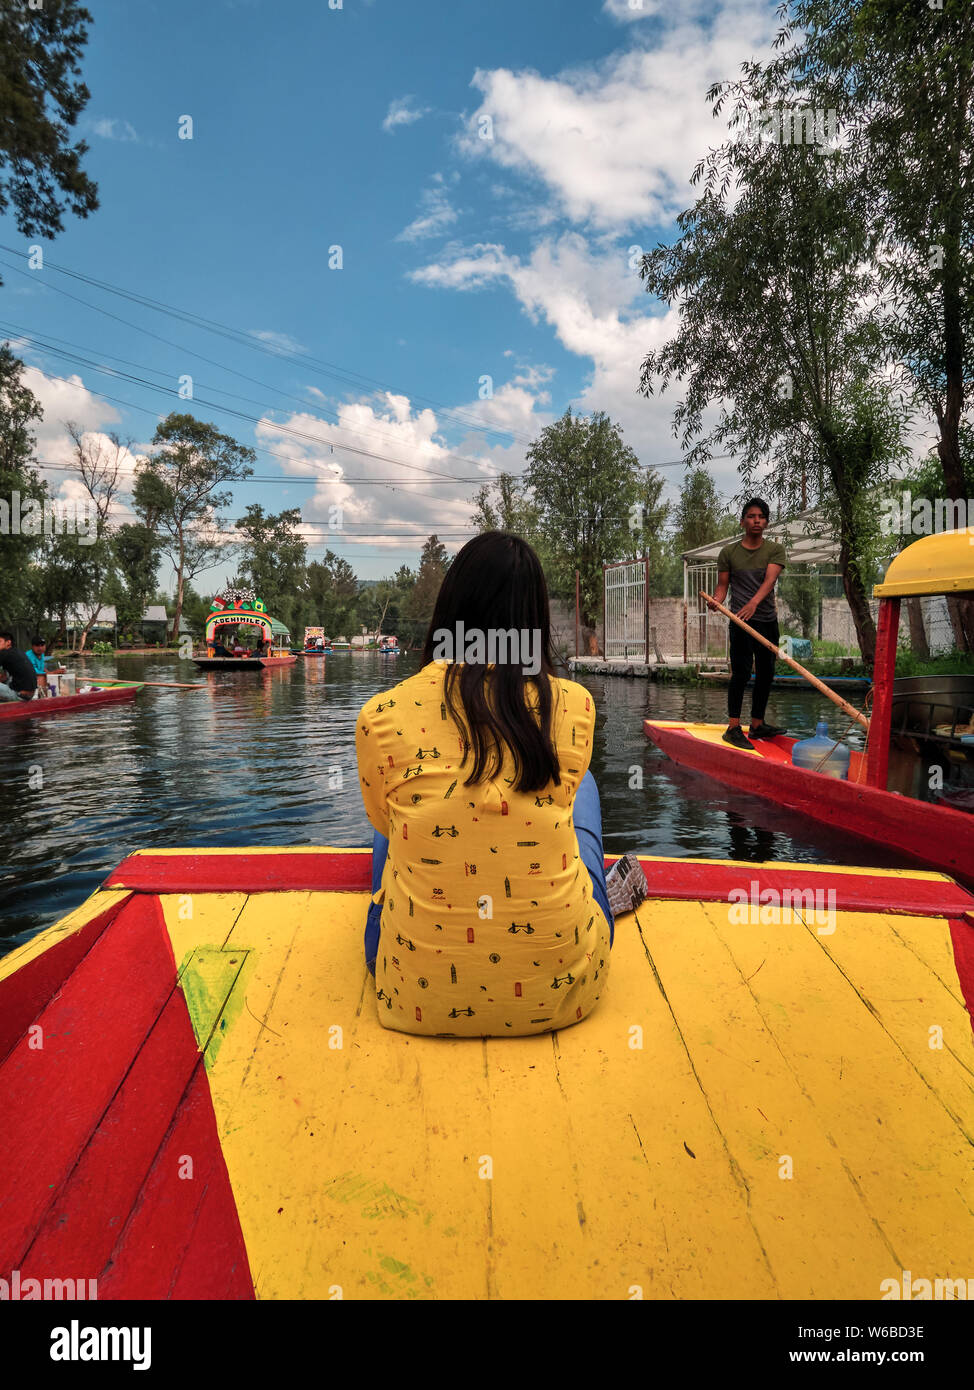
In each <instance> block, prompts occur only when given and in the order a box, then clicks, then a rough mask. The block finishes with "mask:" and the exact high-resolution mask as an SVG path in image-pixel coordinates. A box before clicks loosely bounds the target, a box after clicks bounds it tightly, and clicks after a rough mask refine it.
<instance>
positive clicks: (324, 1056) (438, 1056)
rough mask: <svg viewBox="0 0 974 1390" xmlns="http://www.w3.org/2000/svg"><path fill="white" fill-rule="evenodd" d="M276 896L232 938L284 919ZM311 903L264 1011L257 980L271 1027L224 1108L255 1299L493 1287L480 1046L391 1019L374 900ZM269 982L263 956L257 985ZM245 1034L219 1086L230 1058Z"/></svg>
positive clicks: (222, 1060) (221, 1064)
mask: <svg viewBox="0 0 974 1390" xmlns="http://www.w3.org/2000/svg"><path fill="white" fill-rule="evenodd" d="M276 896H277V895H254V896H253V897H252V898H251V900H250V902H249V903H248V907H247V910H246V911H245V913H244V914H243V915H242V917H241V919H240V921H239V923H238V925H237V927H236V928H235V931H234V933H233V936H232V942H233V943H234V944H237V945H240V944H242V943H247V944H252V943H253V941H254V939H255V936H254V926H255V920H256V916H255V914H262V913H265V912H266V913H268V914H270V915H273V911H274V909H273V899H274V898H275V897H276ZM308 900H309V907H308V909H307V910H305V911H304V912H303V916H302V922H301V924H300V927H299V930H298V933H297V936H296V938H295V941H294V943H293V946H292V948H291V949H290V952H289V956H288V965H287V969H286V970H284V971H283V973H282V974H281V975H280V978H279V981H278V984H279V988H277V989H276V991H275V992H274V993H273V997H272V998H271V997H269V995H268V993H267V991H266V989H265V997H263V998H262V997H259V996H258V997H257V999H256V1001H255V1002H256V1007H255V1003H252V1002H251V999H250V992H251V991H250V990H248V1009H249V1011H252V1012H253V1013H254V1014H257V1016H258V1017H260V1018H261V1019H263V1020H265V1022H266V1027H265V1029H264V1031H263V1033H262V1035H261V1038H260V1043H259V1045H258V1046H256V1047H254V1048H253V1049H252V1056H251V1058H250V1071H249V1074H248V1079H247V1084H246V1087H245V1089H244V1090H243V1091H242V1092H240V1093H238V1094H237V1095H236V1096H235V1097H234V1099H233V1104H232V1107H231V1108H230V1109H229V1112H228V1127H227V1139H226V1141H225V1151H226V1153H227V1159H228V1166H229V1167H230V1173H231V1181H233V1183H234V1189H235V1194H236V1195H237V1199H238V1206H239V1208H240V1211H241V1220H242V1222H245V1225H244V1232H245V1237H246V1239H247V1242H248V1250H250V1251H251V1257H252V1267H253V1268H254V1271H255V1275H256V1277H257V1286H258V1293H259V1295H260V1296H261V1297H272V1298H285V1297H317V1298H327V1297H329V1296H330V1290H331V1289H332V1288H334V1287H341V1289H342V1291H343V1296H344V1297H346V1298H352V1297H367V1298H382V1297H394V1298H429V1297H438V1298H449V1297H464V1298H474V1297H484V1296H486V1293H487V1269H486V1261H485V1259H484V1258H483V1255H482V1253H481V1252H483V1250H484V1247H485V1244H486V1240H487V1235H488V1200H487V1189H486V1188H485V1186H484V1183H483V1181H482V1180H481V1179H479V1178H478V1176H477V1169H478V1163H477V1159H478V1157H479V1155H480V1154H481V1153H483V1152H485V1149H484V1136H485V1119H486V1117H487V1114H488V1111H487V1106H486V1096H485V1092H484V1089H483V1045H482V1043H481V1042H480V1041H479V1040H471V1041H468V1042H460V1043H457V1044H454V1045H453V1048H452V1049H451V1047H450V1045H449V1044H448V1045H447V1046H448V1052H444V1050H443V1043H442V1041H441V1040H438V1039H419V1038H405V1037H402V1036H400V1035H399V1034H396V1033H392V1032H390V1031H388V1030H386V1029H383V1028H381V1027H380V1025H379V1023H378V1019H377V1016H376V1004H375V998H374V987H373V985H372V982H371V977H369V982H368V986H367V987H366V984H365V976H366V973H367V972H366V971H365V967H364V962H363V960H362V955H361V936H362V930H363V927H364V916H365V908H366V904H367V898H366V896H365V895H364V894H361V893H356V894H314V895H310V894H309V895H308ZM278 921H279V916H278ZM266 973H267V974H268V975H269V976H270V975H273V974H274V971H269V972H266ZM260 976H261V966H260V965H259V964H258V965H257V966H255V974H254V976H253V983H256V984H257V985H258V986H259V985H260ZM308 1019H314V1020H316V1023H315V1026H313V1027H307V1026H306V1020H308ZM338 1029H340V1030H341V1032H340V1033H339V1032H337V1031H336V1030H338ZM236 1041H237V1039H236V1038H235V1037H231V1038H230V1039H228V1041H227V1042H226V1043H225V1044H224V1049H223V1051H222V1052H221V1054H220V1057H219V1058H218V1059H217V1063H216V1065H215V1067H214V1071H213V1078H212V1079H213V1080H214V1081H218V1079H219V1076H220V1073H221V1071H222V1070H225V1069H226V1068H231V1067H232V1066H233V1065H234V1060H235V1059H234V1056H233V1053H232V1051H231V1049H232V1048H233V1046H234V1043H235V1042H236ZM339 1044H340V1046H339ZM457 1048H459V1052H457V1051H456V1049H457ZM458 1056H460V1057H461V1058H462V1059H463V1070H462V1073H461V1075H460V1076H459V1077H458V1076H457V1075H456V1073H455V1071H454V1072H453V1073H451V1070H450V1060H452V1062H453V1063H454V1066H455V1064H456V1060H457V1057H458ZM219 1095H220V1092H219V1088H218V1087H217V1088H216V1091H215V1100H216V1101H217V1103H218V1117H219V1116H220V1114H221V1108H222V1107H221V1106H220V1104H219ZM235 1172H236V1173H238V1174H239V1175H240V1181H239V1182H238V1181H237V1180H236V1179H235ZM473 1250H476V1251H477V1252H478V1253H477V1255H476V1257H473V1256H472V1255H471V1251H473Z"/></svg>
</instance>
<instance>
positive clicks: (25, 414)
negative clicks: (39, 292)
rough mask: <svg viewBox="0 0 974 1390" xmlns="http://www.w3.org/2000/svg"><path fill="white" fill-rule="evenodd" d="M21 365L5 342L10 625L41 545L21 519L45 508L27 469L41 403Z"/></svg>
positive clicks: (1, 603)
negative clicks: (32, 509)
mask: <svg viewBox="0 0 974 1390" xmlns="http://www.w3.org/2000/svg"><path fill="white" fill-rule="evenodd" d="M23 371H24V364H23V362H21V361H20V359H19V358H18V357H15V356H14V355H13V353H12V352H11V350H10V346H9V344H8V343H4V344H2V346H0V520H2V521H3V526H2V531H0V560H2V570H3V584H2V587H0V620H2V621H3V623H4V624H5V625H12V624H13V623H14V622H16V621H17V620H18V619H19V618H20V617H21V615H22V612H23V610H24V607H25V605H26V604H28V603H29V602H30V594H31V588H32V581H31V574H30V569H29V566H30V564H31V561H32V559H33V557H34V556H35V555H36V554H37V552H38V551H39V550H40V549H41V547H42V545H43V544H44V540H43V535H42V534H41V531H40V530H39V529H36V530H35V529H34V528H32V527H28V528H26V529H25V528H24V527H23V526H22V525H21V519H22V517H23V516H24V513H25V512H27V513H28V514H29V513H30V511H31V508H30V505H29V504H30V503H32V502H33V503H34V504H35V508H36V509H37V510H38V511H40V509H42V508H44V507H45V506H46V505H47V504H48V495H47V488H46V486H45V484H44V483H43V482H42V480H41V478H40V477H39V475H38V473H37V471H36V469H34V468H33V467H31V463H32V460H33V457H34V446H35V437H34V431H33V426H34V422H35V421H36V420H40V419H42V417H43V411H42V410H41V403H40V401H39V400H38V399H37V397H36V396H35V395H34V393H33V392H32V391H30V390H28V388H27V387H26V386H25V385H24V384H23V381H22V380H21V374H22V373H23Z"/></svg>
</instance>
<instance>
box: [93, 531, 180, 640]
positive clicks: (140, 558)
mask: <svg viewBox="0 0 974 1390" xmlns="http://www.w3.org/2000/svg"><path fill="white" fill-rule="evenodd" d="M111 547H112V560H113V563H114V566H115V571H116V574H117V576H118V579H119V582H120V588H121V594H120V597H119V599H118V601H117V604H116V606H117V609H118V618H119V622H120V623H121V622H124V623H126V624H132V623H140V622H141V621H142V614H143V613H144V612H145V610H146V608H147V607H148V605H149V599H150V596H151V595H152V593H153V592H154V590H155V587H156V571H157V569H158V568H159V556H160V553H161V549H162V546H161V542H160V540H159V537H158V536H157V535H156V533H155V531H151V530H150V529H149V527H148V526H143V525H140V524H138V523H131V522H126V523H125V524H124V525H123V526H119V527H118V528H117V529H116V530H115V532H114V534H113V535H112V538H111ZM184 602H185V592H184Z"/></svg>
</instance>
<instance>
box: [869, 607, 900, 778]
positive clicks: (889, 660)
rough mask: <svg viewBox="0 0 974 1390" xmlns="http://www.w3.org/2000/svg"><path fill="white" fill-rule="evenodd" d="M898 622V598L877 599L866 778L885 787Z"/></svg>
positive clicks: (887, 773) (887, 769) (891, 720)
mask: <svg viewBox="0 0 974 1390" xmlns="http://www.w3.org/2000/svg"><path fill="white" fill-rule="evenodd" d="M899 625H900V601H899V599H898V598H881V599H880V600H879V623H878V624H877V629H876V659H875V662H874V664H873V713H872V718H871V719H870V721H869V742H868V748H867V754H866V781H867V783H868V784H869V786H870V787H876V788H877V789H878V790H880V791H885V790H886V782H887V778H888V776H889V731H890V728H891V726H892V722H893V678H894V677H895V675H896V633H897V630H898V628H899Z"/></svg>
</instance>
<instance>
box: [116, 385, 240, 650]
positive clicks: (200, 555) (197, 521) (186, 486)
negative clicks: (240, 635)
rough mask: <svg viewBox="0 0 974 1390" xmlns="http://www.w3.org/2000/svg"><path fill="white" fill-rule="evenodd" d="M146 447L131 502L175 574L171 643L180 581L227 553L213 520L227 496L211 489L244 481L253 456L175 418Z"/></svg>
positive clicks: (212, 430)
mask: <svg viewBox="0 0 974 1390" xmlns="http://www.w3.org/2000/svg"><path fill="white" fill-rule="evenodd" d="M152 443H153V445H155V446H157V452H156V453H154V454H149V455H147V456H146V457H144V458H142V459H140V460H139V465H138V476H137V479H136V483H135V488H134V489H133V493H132V496H133V500H134V503H135V509H136V511H137V512H138V514H139V516H140V518H141V520H142V523H143V525H144V526H147V527H148V528H149V529H150V530H156V529H157V528H158V530H159V532H160V534H161V536H162V548H163V552H164V553H165V554H166V555H167V556H168V557H169V559H170V560H171V561H172V565H173V568H174V569H175V571H176V609H175V613H174V615H173V626H172V635H173V640H176V639H177V638H178V636H179V620H180V618H181V617H182V612H183V587H184V585H185V583H186V581H187V580H188V579H192V578H193V577H194V576H195V575H197V574H199V573H200V572H201V571H203V570H206V569H211V568H212V567H213V566H214V565H216V564H218V563H219V561H220V560H221V559H222V558H224V557H225V556H226V554H227V552H228V551H229V550H230V548H231V546H230V543H228V542H227V541H226V540H224V539H222V537H221V533H220V530H219V527H218V525H217V522H216V518H215V515H214V514H215V512H216V511H217V510H218V509H219V508H220V507H226V506H229V504H230V501H231V498H232V494H231V493H230V492H219V491H217V489H218V488H219V487H221V485H222V484H224V483H238V482H242V481H243V479H244V478H248V477H249V476H250V475H251V473H252V472H253V471H254V470H253V468H252V467H251V466H250V465H251V464H252V463H253V461H254V460H255V459H256V457H257V456H256V454H255V453H254V451H253V449H248V448H245V447H244V446H243V445H242V444H238V443H237V442H236V440H235V439H232V438H231V437H230V436H229V435H226V434H220V433H219V432H218V431H217V429H216V427H215V426H214V425H208V424H205V423H204V422H203V421H201V420H197V419H195V418H194V417H193V416H192V415H180V414H178V413H176V412H173V414H171V415H169V416H167V417H166V419H165V420H163V421H162V423H161V424H160V425H159V426H158V428H157V429H156V432H155V434H154V435H153V437H152Z"/></svg>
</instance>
